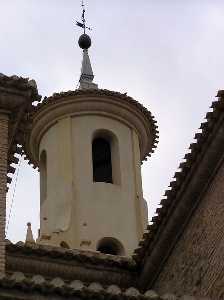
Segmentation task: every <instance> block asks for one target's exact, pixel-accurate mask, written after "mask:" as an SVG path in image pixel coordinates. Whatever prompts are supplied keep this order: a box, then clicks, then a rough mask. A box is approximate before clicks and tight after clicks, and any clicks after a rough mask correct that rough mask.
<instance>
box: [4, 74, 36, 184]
mask: <svg viewBox="0 0 224 300" xmlns="http://www.w3.org/2000/svg"><path fill="white" fill-rule="evenodd" d="M40 98H41V96H40V95H39V94H38V90H37V87H36V83H35V81H34V80H29V79H28V78H22V77H18V76H16V75H13V76H6V75H4V74H1V73H0V111H1V112H4V113H5V114H7V118H8V128H9V145H8V163H7V164H8V170H7V173H8V176H7V183H8V184H10V183H11V181H12V178H11V176H10V174H14V172H15V167H14V166H13V165H14V164H17V163H18V161H19V159H18V157H17V156H15V155H16V154H17V155H20V154H21V153H22V148H21V146H20V147H19V146H18V145H22V143H23V139H22V137H23V135H24V133H25V131H26V124H27V123H26V120H27V115H28V114H29V113H30V111H31V110H32V109H33V108H32V104H33V102H35V101H37V102H38V101H39V100H40Z"/></svg>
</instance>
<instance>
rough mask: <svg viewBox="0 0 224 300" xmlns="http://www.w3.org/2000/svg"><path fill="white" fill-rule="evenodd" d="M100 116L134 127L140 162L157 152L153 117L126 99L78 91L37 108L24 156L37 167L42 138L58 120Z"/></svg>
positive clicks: (119, 95) (32, 119)
mask: <svg viewBox="0 0 224 300" xmlns="http://www.w3.org/2000/svg"><path fill="white" fill-rule="evenodd" d="M83 114H88V115H90V114H98V115H104V116H110V117H111V118H114V119H117V120H119V121H121V122H124V123H125V124H126V125H128V126H130V127H134V128H135V130H136V131H137V133H138V136H139V139H140V148H141V158H142V160H145V159H146V158H147V156H150V154H151V153H152V152H154V148H155V147H156V144H157V142H158V141H157V138H158V131H157V125H156V121H155V120H154V117H153V116H152V115H151V113H150V112H149V111H148V110H147V109H146V108H144V107H143V106H142V105H141V104H140V103H138V102H137V101H136V100H134V99H132V98H131V97H128V96H127V95H124V94H120V93H117V92H112V91H108V90H99V89H96V90H76V91H68V92H62V93H59V94H54V95H53V96H52V97H49V98H45V99H44V100H43V102H42V103H39V104H38V105H37V107H35V108H34V110H33V112H32V115H31V118H30V122H31V123H32V126H31V128H30V131H29V134H27V136H26V141H25V152H26V154H27V157H28V159H29V160H30V162H31V163H33V164H34V165H35V166H38V146H39V142H40V139H41V137H42V136H43V134H44V133H45V132H46V130H48V128H49V127H50V126H52V125H53V124H55V122H57V120H59V119H60V118H62V117H66V116H77V115H83Z"/></svg>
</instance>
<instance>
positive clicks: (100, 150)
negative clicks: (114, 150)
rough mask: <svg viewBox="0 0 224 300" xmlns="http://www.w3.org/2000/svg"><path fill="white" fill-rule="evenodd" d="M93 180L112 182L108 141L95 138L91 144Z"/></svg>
mask: <svg viewBox="0 0 224 300" xmlns="http://www.w3.org/2000/svg"><path fill="white" fill-rule="evenodd" d="M92 158H93V181H94V182H107V183H113V180H112V163H111V147H110V143H109V142H108V141H107V140H105V139H103V138H96V139H94V141H93V144H92Z"/></svg>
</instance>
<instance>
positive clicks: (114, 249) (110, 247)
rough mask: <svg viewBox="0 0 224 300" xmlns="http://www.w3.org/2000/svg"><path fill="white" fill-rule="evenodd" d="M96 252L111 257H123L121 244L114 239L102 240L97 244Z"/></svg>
mask: <svg viewBox="0 0 224 300" xmlns="http://www.w3.org/2000/svg"><path fill="white" fill-rule="evenodd" d="M97 251H99V252H101V253H105V254H111V255H124V248H123V246H122V244H121V243H120V242H119V241H118V240H116V239H114V238H103V239H102V240H101V241H100V242H99V244H98V247H97Z"/></svg>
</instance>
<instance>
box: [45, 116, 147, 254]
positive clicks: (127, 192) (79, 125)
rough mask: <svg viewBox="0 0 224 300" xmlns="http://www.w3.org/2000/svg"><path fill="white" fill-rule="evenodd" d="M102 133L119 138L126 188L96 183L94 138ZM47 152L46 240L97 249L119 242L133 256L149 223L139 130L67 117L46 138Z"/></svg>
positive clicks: (117, 123) (112, 122) (88, 118)
mask: <svg viewBox="0 0 224 300" xmlns="http://www.w3.org/2000/svg"><path fill="white" fill-rule="evenodd" d="M102 129H103V130H108V131H110V132H112V133H113V134H114V135H115V136H116V137H117V139H118V145H119V161H120V172H121V173H120V175H121V178H120V184H110V183H101V182H93V175H92V173H93V170H92V138H93V135H94V133H95V132H96V131H98V130H102ZM42 150H46V152H47V174H48V175H47V199H46V200H45V201H44V203H43V204H42V207H41V235H48V236H50V240H49V241H48V243H51V244H57V245H58V244H60V241H65V242H67V243H68V245H69V246H70V247H71V248H80V247H85V248H87V249H92V250H96V246H97V243H98V241H99V240H100V239H102V238H104V237H113V238H116V239H118V240H119V241H120V242H121V243H122V244H123V246H124V248H125V252H126V254H127V255H130V254H131V253H132V251H133V250H134V249H135V248H136V247H137V244H138V241H139V239H140V238H141V236H142V233H143V229H144V227H145V224H146V220H145V213H144V202H143V197H142V185H141V167H140V151H139V142H138V136H137V134H136V133H135V131H134V130H133V129H132V128H129V127H128V126H127V125H126V124H124V123H122V122H120V121H117V120H115V119H112V118H110V117H105V116H97V115H85V116H83V115H82V116H76V117H67V118H64V119H61V120H59V121H58V122H57V123H56V124H55V125H53V126H52V127H51V128H50V129H49V130H48V131H47V132H46V133H45V135H44V136H43V138H42V140H41V143H40V153H41V151H42ZM112 159H113V160H114V159H115V160H116V157H115V158H114V157H113V158H112ZM45 218H47V220H45Z"/></svg>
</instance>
